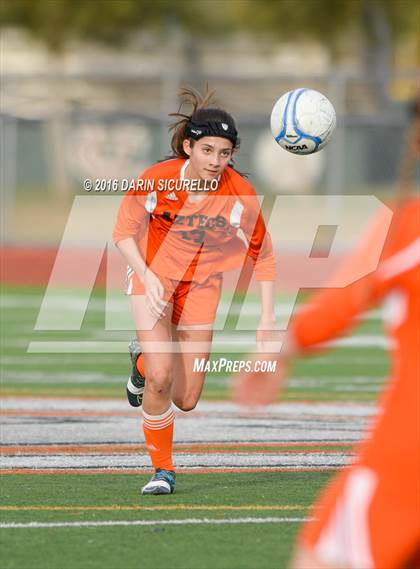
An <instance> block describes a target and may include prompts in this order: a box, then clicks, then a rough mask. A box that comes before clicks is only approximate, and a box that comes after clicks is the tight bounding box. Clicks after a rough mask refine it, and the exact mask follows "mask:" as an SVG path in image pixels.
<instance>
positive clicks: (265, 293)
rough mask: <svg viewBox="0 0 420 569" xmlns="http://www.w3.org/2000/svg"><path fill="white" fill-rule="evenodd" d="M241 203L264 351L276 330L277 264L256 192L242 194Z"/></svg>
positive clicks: (259, 331) (258, 331)
mask: <svg viewBox="0 0 420 569" xmlns="http://www.w3.org/2000/svg"><path fill="white" fill-rule="evenodd" d="M243 203H244V215H243V219H242V223H241V229H242V230H243V232H244V235H245V238H246V239H247V242H248V256H249V257H250V258H251V259H252V262H253V264H254V271H255V276H256V279H257V281H259V284H260V294H261V317H260V322H259V325H258V329H257V343H258V347H259V349H260V350H261V351H264V350H265V347H264V343H266V342H269V341H272V340H273V333H274V331H275V329H276V316H275V302H274V299H275V279H276V263H275V258H274V254H273V245H272V241H271V237H270V234H269V233H268V231H267V228H266V226H265V223H264V218H263V216H262V213H261V209H260V204H259V202H258V199H257V197H256V195H255V194H254V195H247V196H245V197H244V198H243Z"/></svg>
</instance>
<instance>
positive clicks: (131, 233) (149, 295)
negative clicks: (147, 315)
mask: <svg viewBox="0 0 420 569" xmlns="http://www.w3.org/2000/svg"><path fill="white" fill-rule="evenodd" d="M147 195H148V194H147V193H144V192H141V193H136V194H127V195H126V196H124V198H123V200H122V202H121V205H120V209H119V211H118V214H117V219H116V222H115V225H114V230H113V233H112V237H113V241H114V243H115V245H116V247H117V248H118V249H119V251H120V252H121V254H122V255H123V257H124V259H125V260H126V262H127V264H128V265H129V266H130V267H131V268H132V269H133V270H134V272H135V273H136V274H137V276H138V278H139V279H140V280H141V281H142V283H143V285H144V288H145V294H146V299H147V304H148V307H149V310H150V312H151V314H152V315H153V316H155V317H156V318H160V317H161V316H162V315H163V310H164V308H165V306H166V302H165V301H164V300H163V294H164V290H163V286H162V283H161V282H160V280H159V278H158V277H157V276H156V275H155V274H154V273H153V272H152V271H151V270H150V269H149V268H148V267H147V264H146V261H145V260H144V258H143V256H142V254H141V252H140V250H139V248H138V246H137V241H136V237H137V236H138V234H139V233H141V232H142V231H146V230H147V225H148V223H149V219H150V216H149V213H148V212H147V210H146V200H147Z"/></svg>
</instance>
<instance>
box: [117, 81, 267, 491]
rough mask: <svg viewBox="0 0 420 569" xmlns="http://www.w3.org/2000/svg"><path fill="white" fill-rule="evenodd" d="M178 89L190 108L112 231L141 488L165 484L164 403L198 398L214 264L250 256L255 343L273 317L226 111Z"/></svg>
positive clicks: (251, 205)
mask: <svg viewBox="0 0 420 569" xmlns="http://www.w3.org/2000/svg"><path fill="white" fill-rule="evenodd" d="M181 97H182V99H181V106H182V104H184V103H190V104H191V105H192V112H191V114H190V115H185V114H181V113H180V112H178V113H174V114H173V115H172V116H176V117H177V121H176V122H175V124H174V125H172V127H171V129H172V130H173V136H172V141H171V148H172V152H173V153H172V156H171V157H170V159H167V160H165V161H163V162H159V163H157V164H155V165H153V166H151V167H150V168H148V169H147V170H146V171H145V172H144V173H143V174H142V175H141V176H140V178H139V180H138V182H137V187H136V190H137V191H131V192H130V195H128V194H127V195H126V196H125V197H124V199H123V201H122V204H121V207H120V210H119V212H118V216H117V220H116V224H115V227H114V232H113V238H114V242H115V243H116V245H117V247H118V248H119V250H120V251H121V253H122V254H123V256H124V257H125V259H126V261H127V263H128V265H129V269H128V287H127V293H128V294H130V295H131V302H132V310H133V316H134V321H135V324H136V330H137V338H138V342H133V343H131V345H130V348H129V351H130V356H131V360H132V363H133V370H132V374H131V377H130V379H129V382H128V385H127V396H128V400H129V402H130V404H131V405H133V406H140V405H141V404H142V405H143V430H144V436H145V440H146V445H147V449H148V452H149V455H150V458H151V461H152V464H153V467H154V469H155V473H154V475H153V477H152V479H151V480H150V482H149V483H148V484H146V485H145V486H144V487H143V488H142V494H169V493H172V492H173V491H174V489H175V472H174V465H173V462H172V439H173V424H174V412H173V410H172V402H173V403H174V404H175V405H176V406H177V407H178V408H179V409H182V410H183V411H190V410H192V409H194V407H195V406H196V404H197V402H198V400H199V397H200V394H201V391H202V388H203V383H204V378H205V373H204V372H199V371H194V368H193V364H194V360H195V358H200V359H201V358H204V359H205V360H206V361H207V360H208V358H209V354H210V350H211V342H212V335H213V332H212V328H213V322H214V319H215V314H216V310H217V306H218V303H219V299H220V291H221V287H222V275H223V272H225V271H228V270H231V269H234V268H238V267H241V266H242V265H243V263H244V261H245V259H246V258H247V257H250V258H251V259H252V261H253V263H254V268H255V273H256V278H257V280H259V281H260V285H261V304H262V307H261V320H260V324H259V328H258V331H257V340H258V341H264V339H265V332H264V331H265V330H270V329H272V328H273V326H274V323H275V316H274V300H273V299H274V282H273V281H274V280H275V262H274V257H273V252H272V246H271V240H270V236H269V234H268V233H267V231H266V228H265V224H264V220H263V217H262V215H261V211H260V206H259V202H258V199H257V196H256V194H255V191H254V189H253V188H252V186H251V185H250V184H249V183H248V182H247V181H246V180H245V179H244V177H243V176H242V175H241V174H239V173H238V172H237V171H236V170H235V169H234V168H233V164H232V157H233V154H234V152H235V151H236V150H237V149H238V147H239V139H238V133H237V130H236V126H235V122H234V119H233V118H232V116H231V115H230V114H228V113H227V112H226V111H224V110H222V109H220V108H215V107H210V106H209V104H210V102H211V97H212V94H207V95H206V96H205V97H204V98H202V97H201V96H200V95H199V94H198V93H196V92H194V91H192V90H190V89H183V90H182V91H181ZM239 229H241V230H242V232H243V234H244V235H245V237H246V240H247V243H248V247H246V246H245V244H244V241H243V240H242V239H240V238H239V237H238V235H237V232H238V230H239ZM171 342H172V344H171ZM140 346H141V347H140ZM141 352H143V353H141Z"/></svg>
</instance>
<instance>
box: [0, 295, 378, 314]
mask: <svg viewBox="0 0 420 569" xmlns="http://www.w3.org/2000/svg"><path fill="white" fill-rule="evenodd" d="M78 297H79V298H78ZM41 302H42V297H41V296H35V295H15V294H5V295H3V298H2V299H1V303H0V307H1V308H3V309H27V308H34V309H39V308H40V307H41ZM48 306H49V308H50V309H51V308H57V309H59V310H60V312H62V311H66V310H67V311H71V312H73V311H74V310H80V308H84V306H85V295H84V294H83V293H82V294H80V293H79V294H78V293H77V292H74V293H73V292H69V293H67V294H62V295H58V294H56V293H55V294H54V298H52V297H50V298H49V299H48ZM294 306H295V303H294V302H285V301H284V300H283V301H276V314H277V316H289V314H290V310H291V308H293V307H294ZM127 307H128V303H127V299H126V298H125V297H124V296H122V295H121V296H120V297H114V298H110V299H108V301H107V302H106V304H105V298H101V299H95V298H94V299H90V300H89V305H88V310H89V311H95V312H104V310H105V308H106V310H107V311H108V312H116V313H119V312H121V313H125V312H126V311H127ZM219 311H220V312H222V313H226V312H228V311H229V313H230V314H239V313H240V312H244V313H245V312H246V316H258V317H259V316H260V315H261V305H260V303H259V302H258V301H255V300H253V299H252V300H246V299H245V301H244V302H243V303H240V304H239V305H232V304H231V303H229V302H227V301H225V300H222V301H221V302H220V303H219ZM381 318H382V314H381V311H380V310H371V311H369V312H367V313H366V314H365V315H364V316H363V320H380V319H381Z"/></svg>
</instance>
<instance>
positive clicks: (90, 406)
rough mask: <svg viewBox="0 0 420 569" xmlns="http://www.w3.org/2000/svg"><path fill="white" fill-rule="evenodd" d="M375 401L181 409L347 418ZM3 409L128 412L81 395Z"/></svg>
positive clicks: (30, 400)
mask: <svg viewBox="0 0 420 569" xmlns="http://www.w3.org/2000/svg"><path fill="white" fill-rule="evenodd" d="M375 407H376V406H375V404H373V403H358V404H356V405H355V404H347V403H336V402H334V403H299V402H297V403H295V402H294V403H289V402H284V403H276V404H274V405H269V406H268V407H262V408H254V409H251V408H250V409H246V408H243V407H240V406H239V405H235V404H234V403H231V402H229V401H217V402H214V401H199V402H198V405H197V407H196V409H195V410H194V411H189V412H188V413H184V412H182V411H179V412H178V414H179V416H180V417H183V418H185V419H191V418H194V416H195V415H196V414H199V416H202V415H203V414H205V415H208V416H209V417H211V418H213V419H214V418H216V417H218V416H220V415H223V416H224V415H226V414H232V418H240V417H243V416H244V415H245V416H246V417H247V418H249V417H254V418H255V419H259V418H267V417H272V416H273V415H274V416H279V415H280V416H285V417H287V416H299V417H300V418H302V417H303V416H305V417H306V418H309V417H311V416H313V417H314V418H315V417H328V416H333V417H335V416H340V417H341V418H345V417H361V418H363V417H370V416H371V415H372V414H373V413H374V411H375ZM1 409H2V410H7V409H9V410H28V411H52V410H53V411H57V414H59V413H60V411H72V410H73V411H81V410H84V411H127V409H128V410H130V407H128V406H127V402H126V401H125V400H116V399H101V398H97V399H96V398H95V399H94V400H91V399H79V398H68V399H67V398H66V399H60V398H45V399H44V398H37V397H6V398H4V399H3V400H2V402H1Z"/></svg>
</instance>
